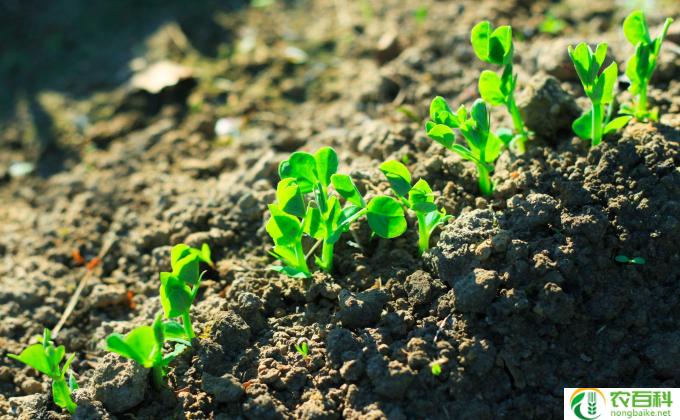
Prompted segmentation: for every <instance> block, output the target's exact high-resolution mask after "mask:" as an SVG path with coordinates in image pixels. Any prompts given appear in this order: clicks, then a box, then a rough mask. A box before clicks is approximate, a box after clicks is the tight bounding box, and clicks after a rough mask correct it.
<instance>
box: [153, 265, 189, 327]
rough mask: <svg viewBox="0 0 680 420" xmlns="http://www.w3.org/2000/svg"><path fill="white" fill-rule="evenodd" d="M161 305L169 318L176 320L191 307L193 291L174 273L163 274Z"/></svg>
mask: <svg viewBox="0 0 680 420" xmlns="http://www.w3.org/2000/svg"><path fill="white" fill-rule="evenodd" d="M160 277H161V287H160V295H161V305H162V306H163V311H164V312H165V316H166V317H167V318H174V317H177V316H180V315H182V314H184V313H185V312H187V311H188V310H189V308H190V307H191V302H192V299H191V289H190V288H189V286H187V285H186V283H184V282H183V281H182V280H180V279H179V278H178V277H176V276H174V275H173V274H172V273H161V275H160Z"/></svg>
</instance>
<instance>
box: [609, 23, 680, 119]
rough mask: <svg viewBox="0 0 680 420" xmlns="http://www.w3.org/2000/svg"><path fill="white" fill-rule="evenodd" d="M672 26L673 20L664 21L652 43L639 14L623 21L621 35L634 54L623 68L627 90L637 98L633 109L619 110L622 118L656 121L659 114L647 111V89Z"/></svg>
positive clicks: (653, 110)
mask: <svg viewBox="0 0 680 420" xmlns="http://www.w3.org/2000/svg"><path fill="white" fill-rule="evenodd" d="M672 22H673V19H671V18H666V21H665V22H664V25H663V29H661V34H659V36H658V37H656V38H655V39H652V38H651V36H650V34H649V27H648V26H647V20H646V19H645V14H644V13H643V12H642V10H637V11H634V12H632V13H631V14H630V15H628V17H627V18H626V19H625V20H624V21H623V33H624V34H625V35H626V38H627V39H628V41H630V43H631V44H633V45H634V46H635V53H634V54H633V55H632V56H631V57H630V58H629V59H628V64H627V65H626V76H628V79H630V87H629V88H628V90H629V91H630V93H632V94H633V95H635V96H636V100H635V105H634V106H631V105H627V104H624V105H623V106H621V113H622V114H628V115H632V116H634V117H635V118H636V119H638V120H640V121H644V120H647V119H650V120H652V121H658V119H659V110H658V109H652V110H649V109H648V105H647V87H648V86H649V81H650V80H651V78H652V74H653V73H654V70H655V69H656V62H657V59H658V58H659V52H660V51H661V44H662V43H663V41H664V39H665V38H666V33H668V27H669V26H671V23H672Z"/></svg>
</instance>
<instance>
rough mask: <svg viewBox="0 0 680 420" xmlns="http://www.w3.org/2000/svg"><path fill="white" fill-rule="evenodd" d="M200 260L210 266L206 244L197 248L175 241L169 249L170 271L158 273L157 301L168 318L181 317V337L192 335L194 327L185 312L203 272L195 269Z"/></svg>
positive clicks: (193, 296) (211, 263)
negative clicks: (175, 243) (182, 332)
mask: <svg viewBox="0 0 680 420" xmlns="http://www.w3.org/2000/svg"><path fill="white" fill-rule="evenodd" d="M201 261H202V262H204V263H206V264H208V265H210V266H211V267H212V266H213V262H212V260H211V258H210V247H209V246H208V244H203V246H202V247H201V249H200V250H199V249H196V248H191V247H189V246H188V245H185V244H179V245H175V246H174V247H172V251H171V252H170V264H171V266H172V272H161V274H160V280H161V286H160V295H161V304H162V305H163V311H164V312H165V317H166V318H168V319H170V318H177V317H180V318H182V322H183V324H184V332H185V338H186V340H188V341H191V340H192V339H193V338H194V329H193V326H192V324H191V317H190V314H189V312H190V310H191V305H192V304H193V302H194V299H195V298H196V294H197V293H198V288H199V286H200V285H201V279H202V278H203V274H204V273H205V272H201V273H199V263H200V262H201Z"/></svg>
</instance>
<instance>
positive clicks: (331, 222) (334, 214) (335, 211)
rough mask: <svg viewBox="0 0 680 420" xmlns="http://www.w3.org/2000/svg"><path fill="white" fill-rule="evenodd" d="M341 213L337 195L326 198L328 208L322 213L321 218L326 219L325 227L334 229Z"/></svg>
mask: <svg viewBox="0 0 680 420" xmlns="http://www.w3.org/2000/svg"><path fill="white" fill-rule="evenodd" d="M341 213H342V207H341V206H340V200H338V197H336V196H334V195H333V196H331V197H330V198H329V199H328V209H327V210H326V212H325V213H322V218H323V219H324V220H325V221H326V226H327V228H328V227H330V228H331V229H332V230H335V228H336V227H337V224H338V220H339V219H340V216H341Z"/></svg>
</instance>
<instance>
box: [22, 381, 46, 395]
mask: <svg viewBox="0 0 680 420" xmlns="http://www.w3.org/2000/svg"><path fill="white" fill-rule="evenodd" d="M21 390H22V391H23V392H24V393H26V394H37V393H39V392H43V386H42V383H40V382H39V381H37V380H36V379H34V378H26V379H25V380H24V381H23V382H22V383H21Z"/></svg>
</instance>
